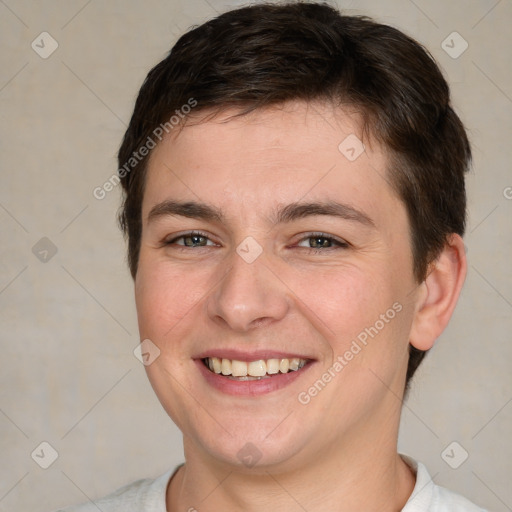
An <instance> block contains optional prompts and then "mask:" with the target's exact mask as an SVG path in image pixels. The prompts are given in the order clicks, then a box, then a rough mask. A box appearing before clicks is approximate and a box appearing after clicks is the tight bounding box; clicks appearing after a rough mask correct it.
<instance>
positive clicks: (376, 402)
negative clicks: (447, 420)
mask: <svg viewBox="0 0 512 512" xmlns="http://www.w3.org/2000/svg"><path fill="white" fill-rule="evenodd" d="M234 113H235V111H225V112H223V113H222V114H219V115H218V116H217V117H215V118H213V119H210V120H207V121H205V122H194V123H192V124H190V125H186V126H185V127H184V128H183V130H182V131H181V132H179V134H178V132H176V133H171V134H170V136H169V137H168V138H167V139H164V141H162V143H160V145H159V146H157V147H156V148H155V150H154V151H153V153H152V155H151V158H150V161H149V166H148V174H147V182H146V189H145V195H144V200H143V205H142V218H143V232H142V240H141V250H140V259H139V266H138V271H137V274H136V278H135V296H136V305H137V312H138V320H139V328H140V335H141V339H150V340H151V341H152V342H153V343H154V344H155V345H157V346H158V348H159V349H160V351H161V352H160V356H159V357H158V358H157V359H156V360H155V361H154V362H153V363H152V364H150V365H148V366H147V367H146V370H147V374H148V377H149V379H150V382H151V385H152V386H153V389H154V390H155V392H156V394H157V396H158V398H159V400H160V402H161V403H162V405H163V407H164V408H165V410H166V411H167V413H168V414H169V416H170V417H171V418H172V419H173V420H174V422H175V423H176V424H177V425H178V426H179V428H180V429H181V431H182V432H183V434H184V449H185V460H186V464H185V466H184V467H182V468H181V469H180V470H179V471H178V473H177V474H176V475H175V477H174V478H173V479H172V481H171V483H170V485H169V486H168V489H167V496H166V501H167V509H168V510H194V509H196V510H199V511H201V512H202V511H206V512H208V511H218V510H244V511H253V510H254V511H256V510H261V509H262V507H271V509H276V510H277V509H278V510H283V511H299V510H304V509H306V510H308V511H310V512H313V511H319V510H322V511H324V510H336V511H340V512H341V511H351V512H353V511H358V510H361V511H363V510H381V511H395V510H401V509H402V507H403V506H404V504H405V502H406V501H407V499H408V497H409V496H410V495H411V493H412V490H413V487H414V482H415V477H414V475H413V473H412V472H411V470H410V469H409V468H408V466H407V465H406V464H405V463H404V461H403V460H402V459H401V458H400V457H399V456H398V454H397V436H398V426H399V419H400V410H401V399H402V397H403V390H404V382H405V372H406V368H407V354H408V352H407V351H408V345H409V343H412V344H413V345H415V346H416V347H417V348H420V349H422V350H426V349H428V348H430V347H431V346H432V345H433V343H434V341H435V339H436V338H437V337H438V336H439V334H440V333H441V332H442V331H443V329H444V328H445V326H446V325H447V323H448V321H449V318H450V316H451V314H452V311H453V308H454V307H455V303H456V301H457V298H458V295H459V292H460V289H461V287H462V284H463V281H464V277H465V273H466V262H465V253H464V246H463V243H462V240H461V238H460V237H459V236H458V235H452V236H450V237H449V238H448V239H447V244H446V246H445V249H444V251H443V252H442V254H441V255H440V256H439V258H438V259H437V260H436V261H435V262H433V263H432V265H431V267H430V270H429V274H428V277H427V278H426V279H425V281H424V282H423V283H417V282H416V281H415V279H414V276H413V260H412V251H411V245H410V237H409V221H408V218H407V214H406V210H405V206H404V205H403V203H402V202H401V200H400V199H399V198H398V197H397V195H396V193H395V192H394V191H393V190H392V188H391V187H390V185H389V183H388V181H387V179H386V176H387V170H386V169H387V164H388V159H387V156H386V152H385V150H384V149H383V148H382V147H380V146H379V144H378V143H376V142H375V141H372V142H371V144H370V141H365V146H366V150H365V152H364V153H363V154H362V155H361V156H359V157H358V158H357V159H356V160H354V161H349V160H348V159H347V158H346V157H345V156H344V155H343V154H342V153H341V152H340V151H339V150H338V145H339V144H340V143H341V142H342V141H343V140H344V139H345V138H346V137H347V136H348V135H349V134H356V135H357V136H358V137H359V138H361V135H360V133H361V128H360V124H359V120H358V118H357V117H356V116H355V115H351V114H350V113H348V112H346V111H343V110H341V109H339V108H338V109H336V110H335V109H333V108H332V107H330V106H329V105H326V104H322V103H315V104H311V103H310V104H305V103H302V102H292V103H288V104H286V105H284V106H281V107H279V108H272V109H266V110H257V111H255V112H253V113H251V114H249V115H246V116H243V117H239V118H233V119H229V116H230V115H233V114H234ZM196 121H200V119H198V120H196ZM168 200H172V201H181V202H191V201H195V202H197V203H204V204H208V205H210V206H214V207H216V208H217V209H219V210H220V211H221V212H222V214H223V218H222V219H199V218H188V217H184V216H179V215H156V216H152V218H151V219H149V218H148V216H149V213H150V212H151V211H152V209H154V207H155V205H158V204H160V203H162V202H163V201H168ZM326 201H336V202H338V203H343V204H346V205H349V206H350V207H352V208H355V209H357V210H358V211H360V212H363V213H364V214H365V215H366V216H367V217H369V219H371V224H368V223H363V222H358V221H354V220H350V219H345V218H340V217H336V216H332V215H309V216H305V217H302V218H298V219H295V220H293V221H289V222H278V223H276V222H274V221H275V212H276V210H277V209H279V208H280V207H283V206H286V205H288V204H291V203H296V202H326ZM194 230H197V231H200V232H202V233H203V235H204V236H206V237H208V238H207V239H206V238H196V239H194V240H195V241H196V242H198V244H196V246H195V247H186V246H184V245H183V244H184V242H185V240H184V239H183V238H179V237H180V236H181V235H183V234H184V233H186V232H189V231H194ZM314 233H323V234H324V235H325V236H330V237H334V238H335V239H336V240H339V241H341V242H343V241H344V242H346V244H348V245H338V244H337V243H336V242H332V245H331V242H329V241H328V240H326V239H321V240H320V241H319V242H321V243H320V246H321V247H316V248H311V245H315V242H314V241H315V239H316V238H317V236H315V237H313V238H311V235H312V234H314ZM248 236H250V237H252V238H253V239H254V240H256V241H257V243H258V244H259V246H260V247H261V249H262V253H261V255H260V256H259V257H258V258H257V259H256V260H255V261H254V262H252V263H247V262H246V261H245V260H244V259H243V258H242V257H241V256H240V255H239V254H238V253H237V251H236V249H237V246H238V245H239V244H240V243H241V242H242V241H243V240H244V239H246V237H248ZM308 236H309V238H308ZM187 241H188V242H191V239H190V238H189V239H187ZM205 243H206V244H207V245H204V244H205ZM317 245H318V244H317ZM330 245H331V246H330ZM396 303H398V304H399V305H400V306H401V310H400V312H399V313H397V314H396V315H395V316H394V318H393V319H392V320H390V321H389V322H387V323H385V326H384V327H383V328H382V329H380V330H379V332H378V334H377V335H376V336H375V337H373V338H369V341H368V343H367V345H366V346H364V347H363V348H362V350H361V351H360V352H359V353H358V354H357V355H355V356H354V357H353V359H352V360H351V361H349V362H348V363H347V364H346V366H344V367H343V369H342V371H339V372H337V373H336V376H335V377H334V378H332V380H331V381H330V382H329V383H328V384H327V385H326V386H325V387H324V388H323V389H322V390H321V391H320V392H319V393H318V394H317V395H316V396H314V397H313V398H311V400H310V401H309V403H307V404H302V403H300V402H299V400H298V395H299V393H300V392H304V391H307V390H308V388H309V387H310V386H312V385H313V384H314V382H315V381H317V380H318V379H319V378H321V376H322V374H324V372H326V371H327V370H328V369H329V368H330V367H332V365H333V362H334V361H335V360H336V358H337V357H338V356H340V355H341V356H342V355H343V354H344V353H345V352H346V351H347V350H348V349H349V348H350V346H351V343H352V341H353V340H354V339H356V338H357V336H358V335H359V334H360V333H361V332H362V331H364V329H365V328H367V327H370V326H374V325H375V324H376V321H377V320H379V318H381V317H380V315H382V314H385V313H386V311H387V310H389V309H390V308H391V307H392V305H393V304H396ZM214 348H215V349H218V348H221V349H233V348H234V349H240V350H257V349H272V350H279V351H284V352H290V351H292V352H293V353H299V354H305V355H308V356H309V357H310V358H311V359H314V362H313V363H312V364H311V365H310V366H309V367H308V369H307V372H305V373H304V375H302V376H300V377H298V378H297V379H295V381H294V382H293V383H291V384H290V385H289V386H287V387H285V388H283V389H280V390H277V391H273V392H271V393H268V394H264V395H260V396H243V397H234V396H231V395H227V394H225V393H223V392H221V391H219V390H217V389H214V388H212V387H211V386H210V385H209V384H208V383H207V382H206V380H205V379H204V378H203V376H202V375H201V373H200V372H199V371H198V368H197V364H196V363H195V362H194V358H195V357H197V355H198V354H199V353H203V352H204V351H207V350H208V349H214ZM248 442H250V443H252V445H254V446H255V447H256V449H257V453H258V454H259V456H260V457H261V458H260V459H259V460H258V462H257V464H255V465H254V466H252V467H247V466H246V465H244V464H243V463H242V461H241V460H240V458H239V456H237V453H238V452H239V450H241V449H243V447H244V446H246V443H248Z"/></svg>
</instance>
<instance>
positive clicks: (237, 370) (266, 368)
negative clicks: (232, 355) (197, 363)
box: [202, 357, 308, 381]
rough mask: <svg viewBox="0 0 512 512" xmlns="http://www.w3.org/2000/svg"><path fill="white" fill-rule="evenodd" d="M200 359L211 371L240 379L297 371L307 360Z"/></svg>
mask: <svg viewBox="0 0 512 512" xmlns="http://www.w3.org/2000/svg"><path fill="white" fill-rule="evenodd" d="M202 361H203V363H204V364H205V366H206V367H207V368H208V369H209V370H210V371H211V372H213V373H216V374H218V375H224V376H225V377H228V378H230V379H232V380H240V381H244V380H260V379H268V378H271V377H272V376H273V375H278V374H283V373H288V372H291V371H298V370H300V369H301V368H303V367H304V365H305V364H306V363H307V362H308V361H307V360H306V359H299V358H298V357H294V358H292V359H288V358H280V359H276V358H272V359H266V360H265V359H258V360H256V361H248V362H246V361H238V360H236V359H226V358H219V357H205V358H204V359H203V360H202Z"/></svg>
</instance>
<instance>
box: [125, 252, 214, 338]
mask: <svg viewBox="0 0 512 512" xmlns="http://www.w3.org/2000/svg"><path fill="white" fill-rule="evenodd" d="M207 279H208V278H207V276H205V275H203V273H201V274H198V272H197V271H195V272H186V271H184V270H183V268H180V269H177V268H175V267H173V266H171V265H169V264H165V263H164V262H159V261H155V260H153V261H146V260H144V259H143V258H141V261H140V263H139V270H138V272H137V276H136V280H135V302H136V306H137V315H138V321H139V329H140V334H141V337H142V336H144V337H147V338H150V339H153V338H154V339H155V340H160V341H161V342H163V340H164V339H167V338H168V337H169V336H170V335H171V333H172V332H173V330H175V328H176V326H177V325H178V324H179V323H180V322H181V321H182V320H183V319H184V318H186V317H187V315H189V314H191V313H192V312H193V309H194V306H195V305H197V304H198V303H200V302H201V297H202V296H203V295H204V290H205V280H207Z"/></svg>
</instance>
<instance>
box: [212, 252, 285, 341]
mask: <svg viewBox="0 0 512 512" xmlns="http://www.w3.org/2000/svg"><path fill="white" fill-rule="evenodd" d="M264 259H265V258H262V257H261V256H260V257H259V258H258V259H257V260H256V261H253V262H251V263H248V262H247V261H245V260H244V259H243V258H242V257H241V256H240V255H239V254H238V253H236V252H233V255H232V256H231V257H230V260H229V262H228V264H229V265H230V268H229V270H228V271H227V273H226V275H225V277H224V278H223V279H222V281H221V282H220V284H219V285H218V286H217V287H216V288H215V290H214V291H213V292H212V294H211V295H210V296H209V297H208V303H207V311H208V316H209V318H211V319H212V320H213V321H214V322H216V323H217V324H223V325H224V326H229V328H231V329H232V330H233V331H237V332H247V331H250V330H251V329H254V328H257V327H262V326H265V325H270V324H272V323H274V322H276V321H279V320H281V319H282V318H284V317H285V315H286V313H287V311H288V309H289V302H288V301H289V298H288V297H287V295H288V294H287V288H286V285H285V284H284V283H282V282H281V281H280V280H279V278H278V277H277V275H276V274H275V273H274V272H273V271H272V270H271V269H270V267H269V264H268V261H266V262H264V261H263V260H264Z"/></svg>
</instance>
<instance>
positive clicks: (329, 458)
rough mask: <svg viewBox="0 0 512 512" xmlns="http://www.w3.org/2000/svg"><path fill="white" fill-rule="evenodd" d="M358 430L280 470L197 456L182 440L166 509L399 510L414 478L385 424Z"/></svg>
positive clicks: (411, 488) (203, 511)
mask: <svg viewBox="0 0 512 512" xmlns="http://www.w3.org/2000/svg"><path fill="white" fill-rule="evenodd" d="M380 427H382V425H380ZM363 429H364V430H367V431H366V432H358V435H357V436H348V437H350V439H348V438H347V436H346V438H345V440H344V442H343V443H340V444H339V445H338V446H337V447H332V446H330V447H329V450H328V453H317V455H318V456H317V457H316V458H315V459H314V460H308V462H307V464H306V463H302V462H301V461H297V460H294V461H291V463H289V464H287V465H286V468H287V469H284V470H283V468H275V467H272V468H271V467H268V468H259V469H258V471H256V468H253V470H244V471H241V470H239V469H237V468H236V467H235V466H228V465H224V464H221V463H219V462H218V461H213V460H210V459H205V457H201V456H200V451H199V450H197V449H196V448H197V447H196V446H192V445H191V443H190V441H189V440H188V439H185V459H186V461H187V462H186V464H185V465H184V466H183V467H181V468H180V470H179V471H178V472H177V473H176V475H175V477H174V478H173V479H172V481H171V484H170V485H169V488H168V491H167V509H168V510H187V511H194V510H196V509H197V510H200V511H201V512H214V511H218V510H244V511H247V512H256V511H258V512H259V511H261V510H262V509H263V510H264V509H265V508H266V509H274V510H275V509H278V510H281V511H283V512H288V511H290V512H291V511H296V510H308V512H317V511H322V512H323V511H325V510H332V511H336V512H348V511H350V512H354V511H361V512H362V511H367V510H379V511H381V512H395V511H399V510H402V508H403V507H404V506H405V503H406V502H407V499H408V498H409V496H410V495H411V493H412V491H413V488H414V483H415V477H414V475H413V474H412V472H411V470H410V469H409V467H408V466H407V464H406V463H405V462H404V461H403V460H402V459H401V458H400V456H399V455H398V454H397V451H396V438H395V439H394V441H395V442H394V443H393V442H390V441H389V439H390V438H389V432H388V431H387V429H385V428H384V429H382V428H380V429H376V428H373V432H368V427H366V428H364V427H363ZM379 430H380V431H379ZM368 439H371V442H368ZM187 441H189V442H187ZM290 468H293V469H290Z"/></svg>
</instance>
